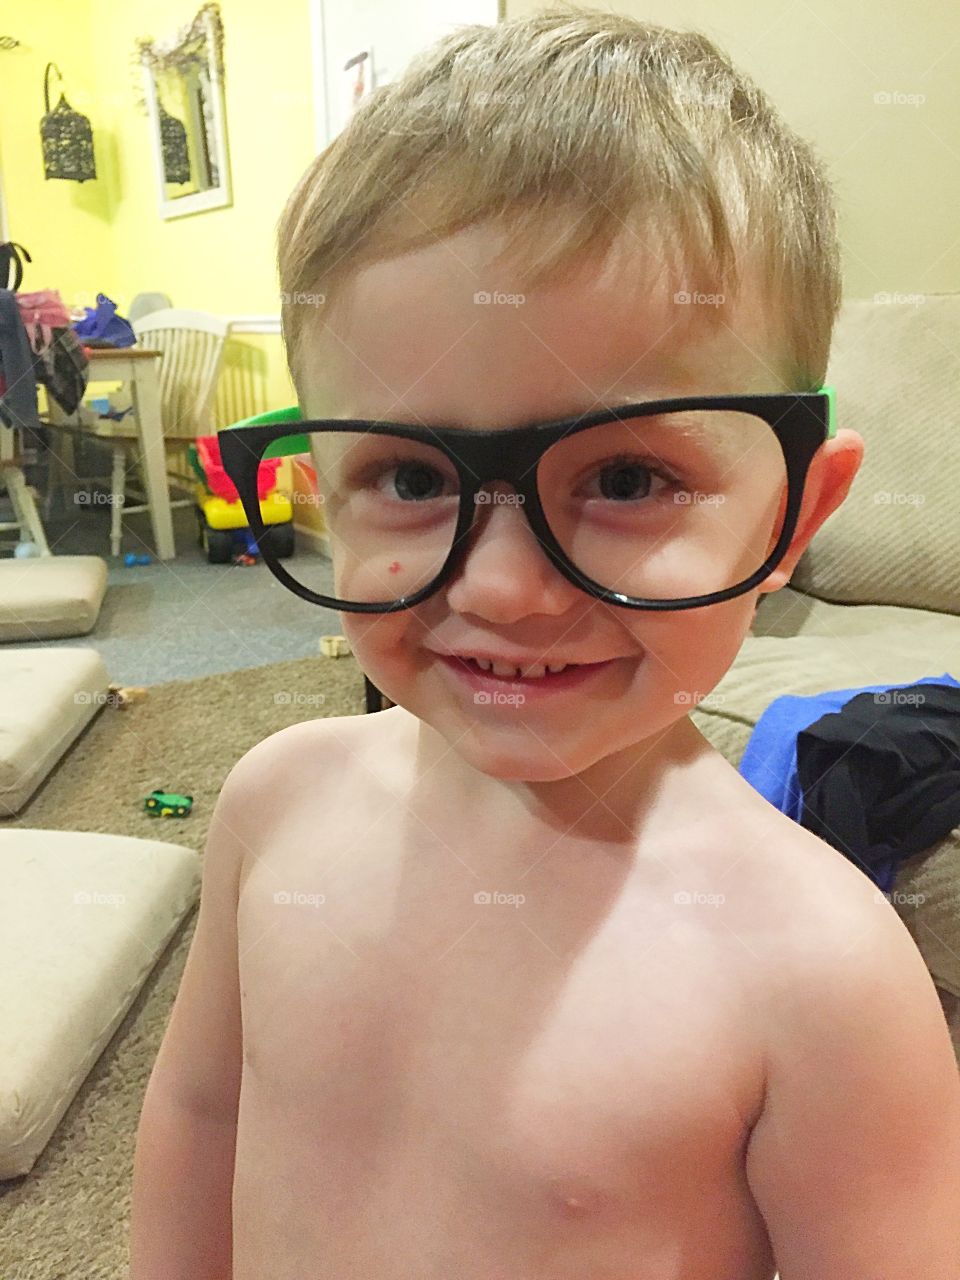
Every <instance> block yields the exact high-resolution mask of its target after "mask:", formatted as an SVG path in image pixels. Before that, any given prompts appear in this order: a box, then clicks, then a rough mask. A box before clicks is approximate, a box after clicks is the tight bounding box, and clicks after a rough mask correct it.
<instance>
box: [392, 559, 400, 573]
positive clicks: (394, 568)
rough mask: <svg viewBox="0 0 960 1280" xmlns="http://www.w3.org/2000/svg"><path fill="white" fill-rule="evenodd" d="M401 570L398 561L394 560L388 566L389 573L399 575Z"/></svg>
mask: <svg viewBox="0 0 960 1280" xmlns="http://www.w3.org/2000/svg"><path fill="white" fill-rule="evenodd" d="M402 568H403V565H402V564H401V563H400V561H399V560H394V562H393V564H392V565H390V572H391V573H399V572H400V570H401V569H402Z"/></svg>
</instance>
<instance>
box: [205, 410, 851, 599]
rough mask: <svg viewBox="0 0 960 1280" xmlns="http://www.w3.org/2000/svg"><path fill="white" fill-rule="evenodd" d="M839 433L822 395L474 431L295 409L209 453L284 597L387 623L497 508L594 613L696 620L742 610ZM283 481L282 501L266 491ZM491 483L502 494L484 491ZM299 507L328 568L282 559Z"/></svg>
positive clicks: (434, 582) (444, 576)
mask: <svg viewBox="0 0 960 1280" xmlns="http://www.w3.org/2000/svg"><path fill="white" fill-rule="evenodd" d="M835 434H836V408H835V393H834V391H833V388H831V387H823V388H822V389H821V390H819V391H815V392H798V393H786V394H776V395H743V396H697V397H688V398H681V399H671V400H652V401H643V402H640V403H636V404H627V405H618V406H616V407H614V408H604V409H601V410H598V411H596V412H593V413H588V414H582V415H579V416H576V417H571V418H564V419H562V420H560V421H556V422H541V423H534V424H532V425H529V426H518V427H511V428H504V429H502V430H499V429H495V430H486V429H485V430H478V431H472V430H464V429H458V428H446V427H444V428H439V427H417V426H410V425H407V424H401V423H393V422H377V421H370V420H366V419H362V420H358V419H349V420H342V419H324V420H310V421H303V420H302V419H301V418H300V411H299V409H298V408H297V407H295V406H294V407H292V408H289V409H281V410H276V411H272V412H270V413H264V414H259V415H257V416H256V417H254V418H249V419H246V420H245V421H244V422H241V423H238V424H236V425H235V426H233V427H230V428H226V429H224V430H222V431H221V432H219V442H220V451H221V458H222V460H223V465H224V467H225V469H226V471H227V474H228V475H229V477H230V479H231V480H232V481H233V483H234V485H235V486H236V489H237V492H238V494H239V496H240V500H241V502H242V504H243V509H244V512H245V514H246V517H247V521H248V523H249V525H250V529H251V531H252V533H253V536H254V538H255V539H256V542H257V544H258V547H259V549H260V551H261V553H262V555H263V559H264V561H265V563H266V564H267V566H268V567H269V569H270V571H271V572H272V573H273V574H274V576H275V577H276V578H277V579H279V581H280V582H282V583H283V584H284V586H286V587H287V588H289V590H291V591H293V592H295V594H297V595H298V596H301V597H302V598H303V599H304V600H310V601H312V602H313V603H315V604H320V605H324V606H325V607H327V608H330V609H336V610H342V611H345V612H354V613H393V612H396V611H398V610H401V609H409V608H412V607H413V606H414V605H417V604H419V603H420V602H421V601H423V600H426V599H427V597H428V596H430V595H432V594H433V593H434V592H435V591H437V590H439V589H440V588H441V587H442V586H443V585H444V584H445V583H447V582H449V580H450V579H451V578H452V577H453V575H454V574H455V573H456V572H457V570H458V568H459V567H460V565H461V564H462V562H463V560H464V557H465V556H466V555H467V554H468V551H469V548H470V545H471V542H472V540H473V539H472V537H471V534H472V533H473V532H474V530H475V528H476V526H477V521H478V512H482V511H483V510H485V509H492V508H494V507H496V506H498V505H504V506H508V505H515V506H518V507H521V508H522V511H523V515H524V516H525V518H526V520H527V521H528V523H529V527H530V529H531V530H532V532H533V534H534V536H535V538H536V540H537V542H538V544H539V546H540V548H541V549H542V551H543V553H544V554H545V555H546V556H547V558H548V559H549V561H550V562H551V563H552V564H553V566H554V567H555V568H556V569H557V571H558V572H559V573H561V574H562V575H563V576H564V577H565V578H566V579H567V580H568V581H570V582H571V583H573V584H574V586H576V587H579V588H580V589H581V590H582V591H584V592H586V593H587V594H588V595H590V596H593V597H595V598H596V599H598V600H603V601H605V602H607V603H608V604H615V605H620V606H622V607H624V608H628V609H694V608H699V607H701V606H703V605H707V604H714V603H718V602H720V601H722V600H730V599H732V598H733V597H735V596H739V595H743V594H744V593H745V592H747V591H750V590H751V589H752V588H753V587H755V586H757V585H758V584H759V583H761V582H762V581H763V580H764V579H765V578H766V577H767V576H768V575H769V574H770V573H771V572H772V570H773V569H775V568H776V566H777V565H778V564H779V562H780V560H781V559H782V558H783V555H784V553H785V552H786V550H787V548H788V546H789V545H790V541H791V539H792V537H793V534H794V530H795V528H796V523H797V517H798V514H799V511H800V505H801V500H802V497H803V487H804V483H805V480H806V476H807V472H808V469H809V466H810V462H811V460H812V459H813V456H814V454H815V453H816V451H817V449H818V448H819V447H820V445H821V444H823V443H824V441H825V440H827V439H829V438H831V437H832V436H834V435H835ZM273 459H278V460H280V461H278V462H271V460H273ZM265 463H266V464H268V465H267V466H264V464H265ZM281 466H283V467H285V468H286V469H287V470H288V471H289V474H288V475H287V476H286V479H285V482H284V483H285V485H286V488H287V490H288V492H287V494H286V495H285V496H284V495H283V494H282V493H281V491H280V490H281V489H282V487H283V486H282V485H281V484H279V483H278V481H277V479H276V477H275V476H274V475H272V473H274V472H276V471H277V470H278V468H280V467H281ZM498 481H499V482H506V483H507V484H508V485H509V486H510V487H511V489H512V492H504V491H502V490H501V489H500V488H499V487H497V489H496V490H493V489H491V488H490V486H492V485H494V484H495V483H496V482H498ZM298 508H299V513H302V516H303V519H302V520H300V519H298V524H304V523H306V524H308V525H309V524H312V525H313V526H314V527H315V528H316V529H317V531H318V536H320V537H321V538H322V539H323V540H325V541H326V542H327V543H328V547H329V551H330V554H331V557H332V565H331V560H330V559H328V558H327V557H326V556H321V555H316V554H310V553H309V552H307V553H303V552H302V551H298V552H297V553H296V554H293V540H292V538H291V537H290V533H291V530H290V527H289V521H290V519H291V516H294V515H298ZM281 560H283V561H284V563H281Z"/></svg>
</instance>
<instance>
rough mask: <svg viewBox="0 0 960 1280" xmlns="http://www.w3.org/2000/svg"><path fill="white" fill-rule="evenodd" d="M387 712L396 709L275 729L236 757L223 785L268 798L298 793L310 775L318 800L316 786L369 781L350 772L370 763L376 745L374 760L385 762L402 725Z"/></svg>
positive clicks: (368, 775) (356, 771)
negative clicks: (282, 793)
mask: <svg viewBox="0 0 960 1280" xmlns="http://www.w3.org/2000/svg"><path fill="white" fill-rule="evenodd" d="M391 711H398V708H390V709H389V710H386V711H380V712H377V713H376V715H345V716H324V717H321V718H319V719H314V720H304V721H301V722H300V723H298V724H292V725H288V726H287V727H286V728H285V729H279V730H278V731H277V732H276V733H272V734H270V735H269V737H267V738H263V739H262V740H261V741H260V742H258V743H257V744H256V745H255V746H253V747H251V748H250V749H249V750H248V751H246V752H245V753H244V754H243V755H242V756H241V757H240V759H239V760H238V761H237V762H236V764H235V765H234V766H233V768H232V769H231V771H230V774H229V776H228V778H227V784H226V786H229V788H230V789H231V790H233V791H234V792H236V793H238V794H239V793H242V794H246V795H254V794H255V795H257V796H258V797H260V798H266V797H267V796H268V795H271V794H272V795H276V793H277V792H278V791H279V792H287V791H293V792H297V793H300V792H302V788H303V783H304V779H305V777H310V779H311V780H312V782H313V784H314V786H313V787H312V791H313V795H314V799H316V786H317V784H320V783H323V784H324V785H327V784H330V783H338V784H341V785H345V784H346V782H347V780H348V779H349V778H350V777H351V776H353V777H354V778H355V777H357V776H358V774H362V775H364V776H366V777H367V778H368V780H369V778H370V774H369V772H368V771H367V770H364V769H360V770H359V771H358V770H357V769H355V768H354V769H353V770H351V769H350V768H349V766H350V765H351V764H352V765H354V766H356V765H358V764H361V765H362V764H369V763H370V759H371V752H372V749H373V747H374V746H376V747H377V751H376V757H377V759H378V760H380V761H383V762H386V761H387V760H388V759H389V758H390V755H391V747H392V744H393V743H394V742H395V741H396V740H397V734H396V732H394V730H396V729H398V728H400V727H401V726H400V725H399V724H398V723H397V717H391ZM374 720H376V721H377V724H376V726H374V725H373V723H372V722H373V721H374ZM375 729H376V732H374V730H375ZM388 730H389V731H388Z"/></svg>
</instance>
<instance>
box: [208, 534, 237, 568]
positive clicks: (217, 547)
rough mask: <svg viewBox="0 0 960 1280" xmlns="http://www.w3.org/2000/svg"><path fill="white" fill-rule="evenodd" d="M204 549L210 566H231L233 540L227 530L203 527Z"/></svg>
mask: <svg viewBox="0 0 960 1280" xmlns="http://www.w3.org/2000/svg"><path fill="white" fill-rule="evenodd" d="M203 549H204V551H205V552H206V553H207V560H208V561H209V562H210V564H229V563H230V561H231V560H232V558H233V538H231V536H230V533H229V530H227V529H211V528H210V526H209V525H204V527H203Z"/></svg>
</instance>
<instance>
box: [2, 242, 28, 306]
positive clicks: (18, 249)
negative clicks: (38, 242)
mask: <svg viewBox="0 0 960 1280" xmlns="http://www.w3.org/2000/svg"><path fill="white" fill-rule="evenodd" d="M21 254H22V255H23V257H21V256H20V255H21ZM24 258H25V259H26V260H27V262H32V261H33V259H32V258H31V257H30V255H29V253H27V251H26V249H25V248H24V247H23V245H22V244H15V243H14V241H13V240H5V241H4V242H3V243H2V244H0V289H9V290H10V291H11V292H12V293H16V291H17V290H18V289H19V288H20V282H21V281H22V280H23V261H24ZM11 272H13V280H12V282H11V280H10V273H11Z"/></svg>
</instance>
